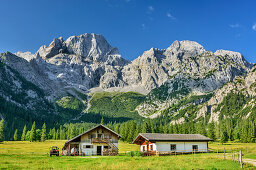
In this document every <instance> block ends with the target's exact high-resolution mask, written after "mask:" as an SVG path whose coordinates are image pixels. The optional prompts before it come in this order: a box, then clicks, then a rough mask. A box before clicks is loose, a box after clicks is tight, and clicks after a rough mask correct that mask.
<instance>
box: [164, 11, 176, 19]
mask: <svg viewBox="0 0 256 170" xmlns="http://www.w3.org/2000/svg"><path fill="white" fill-rule="evenodd" d="M166 15H167V17H168V18H171V19H176V18H175V17H174V16H173V15H172V14H171V13H170V12H167V14H166Z"/></svg>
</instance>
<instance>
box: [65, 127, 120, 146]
mask: <svg viewBox="0 0 256 170" xmlns="http://www.w3.org/2000/svg"><path fill="white" fill-rule="evenodd" d="M98 127H103V128H105V129H107V130H109V131H110V132H112V133H114V134H115V135H117V136H118V137H119V138H121V137H122V136H121V135H119V134H118V133H116V132H115V131H113V130H111V129H109V128H108V127H106V126H104V125H102V124H99V125H97V126H95V127H93V128H91V129H89V130H87V131H86V132H84V133H81V134H80V135H77V136H76V137H74V138H72V139H70V140H68V141H67V142H65V143H69V142H71V141H73V140H75V139H77V138H79V137H80V136H82V135H84V134H86V133H88V132H90V131H92V130H94V129H96V128H98Z"/></svg>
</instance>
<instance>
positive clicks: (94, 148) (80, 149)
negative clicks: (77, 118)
mask: <svg viewBox="0 0 256 170" xmlns="http://www.w3.org/2000/svg"><path fill="white" fill-rule="evenodd" d="M119 138H121V135H119V134H118V133H116V132H115V131H113V130H111V129H109V128H108V127H106V126H105V125H102V124H100V125H97V126H95V127H93V128H92V129H90V130H87V131H86V132H84V133H82V134H80V135H78V136H76V137H74V138H72V139H70V140H68V141H67V142H65V145H64V147H63V149H62V151H63V154H64V155H83V156H87V155H117V154H118V140H119Z"/></svg>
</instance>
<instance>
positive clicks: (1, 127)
mask: <svg viewBox="0 0 256 170" xmlns="http://www.w3.org/2000/svg"><path fill="white" fill-rule="evenodd" d="M3 141H4V119H2V120H1V121H0V142H3Z"/></svg>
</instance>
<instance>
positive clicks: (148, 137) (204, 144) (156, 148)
mask: <svg viewBox="0 0 256 170" xmlns="http://www.w3.org/2000/svg"><path fill="white" fill-rule="evenodd" d="M209 141H212V139H210V138H208V137H205V136H203V135H200V134H160V133H140V134H139V135H138V136H137V137H136V138H135V139H134V141H133V143H134V144H138V145H140V151H141V152H143V153H148V154H149V155H154V154H171V153H175V154H176V153H192V152H208V142H209Z"/></svg>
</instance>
